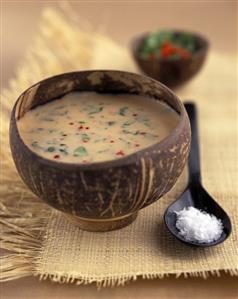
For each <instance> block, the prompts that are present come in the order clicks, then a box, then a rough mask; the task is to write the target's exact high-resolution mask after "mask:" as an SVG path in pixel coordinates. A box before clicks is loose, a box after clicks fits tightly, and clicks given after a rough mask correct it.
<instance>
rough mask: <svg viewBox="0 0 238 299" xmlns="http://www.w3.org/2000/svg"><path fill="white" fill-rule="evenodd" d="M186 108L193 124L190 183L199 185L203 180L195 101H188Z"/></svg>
mask: <svg viewBox="0 0 238 299" xmlns="http://www.w3.org/2000/svg"><path fill="white" fill-rule="evenodd" d="M185 108H186V110H187V113H188V117H189V120H190V124H191V130H192V140H191V149H190V154H189V157H188V168H189V183H190V184H193V185H198V184H199V183H200V182H201V171H200V155H199V142H198V139H199V138H198V125H197V109H196V106H195V104H194V103H191V102H186V103H185Z"/></svg>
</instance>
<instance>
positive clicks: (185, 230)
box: [175, 207, 223, 243]
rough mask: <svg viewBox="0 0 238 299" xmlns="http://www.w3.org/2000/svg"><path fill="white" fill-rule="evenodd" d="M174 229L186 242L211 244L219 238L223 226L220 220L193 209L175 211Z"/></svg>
mask: <svg viewBox="0 0 238 299" xmlns="http://www.w3.org/2000/svg"><path fill="white" fill-rule="evenodd" d="M175 213H176V215H177V221H176V228H177V229H178V230H179V234H180V235H181V236H183V237H184V238H185V240H187V241H196V242H198V243H211V242H213V241H216V240H218V239H219V238H220V237H221V234H222V231H223V225H222V222H221V220H220V219H217V218H216V217H215V216H214V215H210V214H208V213H207V212H205V211H201V210H198V209H196V208H194V207H188V208H184V209H183V210H181V211H175Z"/></svg>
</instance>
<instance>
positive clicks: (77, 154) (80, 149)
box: [74, 146, 88, 157]
mask: <svg viewBox="0 0 238 299" xmlns="http://www.w3.org/2000/svg"><path fill="white" fill-rule="evenodd" d="M87 155H88V153H87V150H86V149H85V147H84V146H79V147H77V148H76V149H75V150H74V156H75V157H83V156H87Z"/></svg>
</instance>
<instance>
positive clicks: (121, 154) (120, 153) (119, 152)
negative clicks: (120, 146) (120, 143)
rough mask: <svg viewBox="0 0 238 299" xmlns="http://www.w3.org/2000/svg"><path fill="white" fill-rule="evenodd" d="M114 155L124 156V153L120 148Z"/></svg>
mask: <svg viewBox="0 0 238 299" xmlns="http://www.w3.org/2000/svg"><path fill="white" fill-rule="evenodd" d="M116 155H117V156H124V155H125V153H124V152H123V151H122V150H120V151H118V152H117V153H116Z"/></svg>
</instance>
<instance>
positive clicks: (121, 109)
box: [119, 107, 129, 116]
mask: <svg viewBox="0 0 238 299" xmlns="http://www.w3.org/2000/svg"><path fill="white" fill-rule="evenodd" d="M128 110H129V109H128V107H122V108H120V110H119V114H120V115H122V116H126V115H127V114H128Z"/></svg>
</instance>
